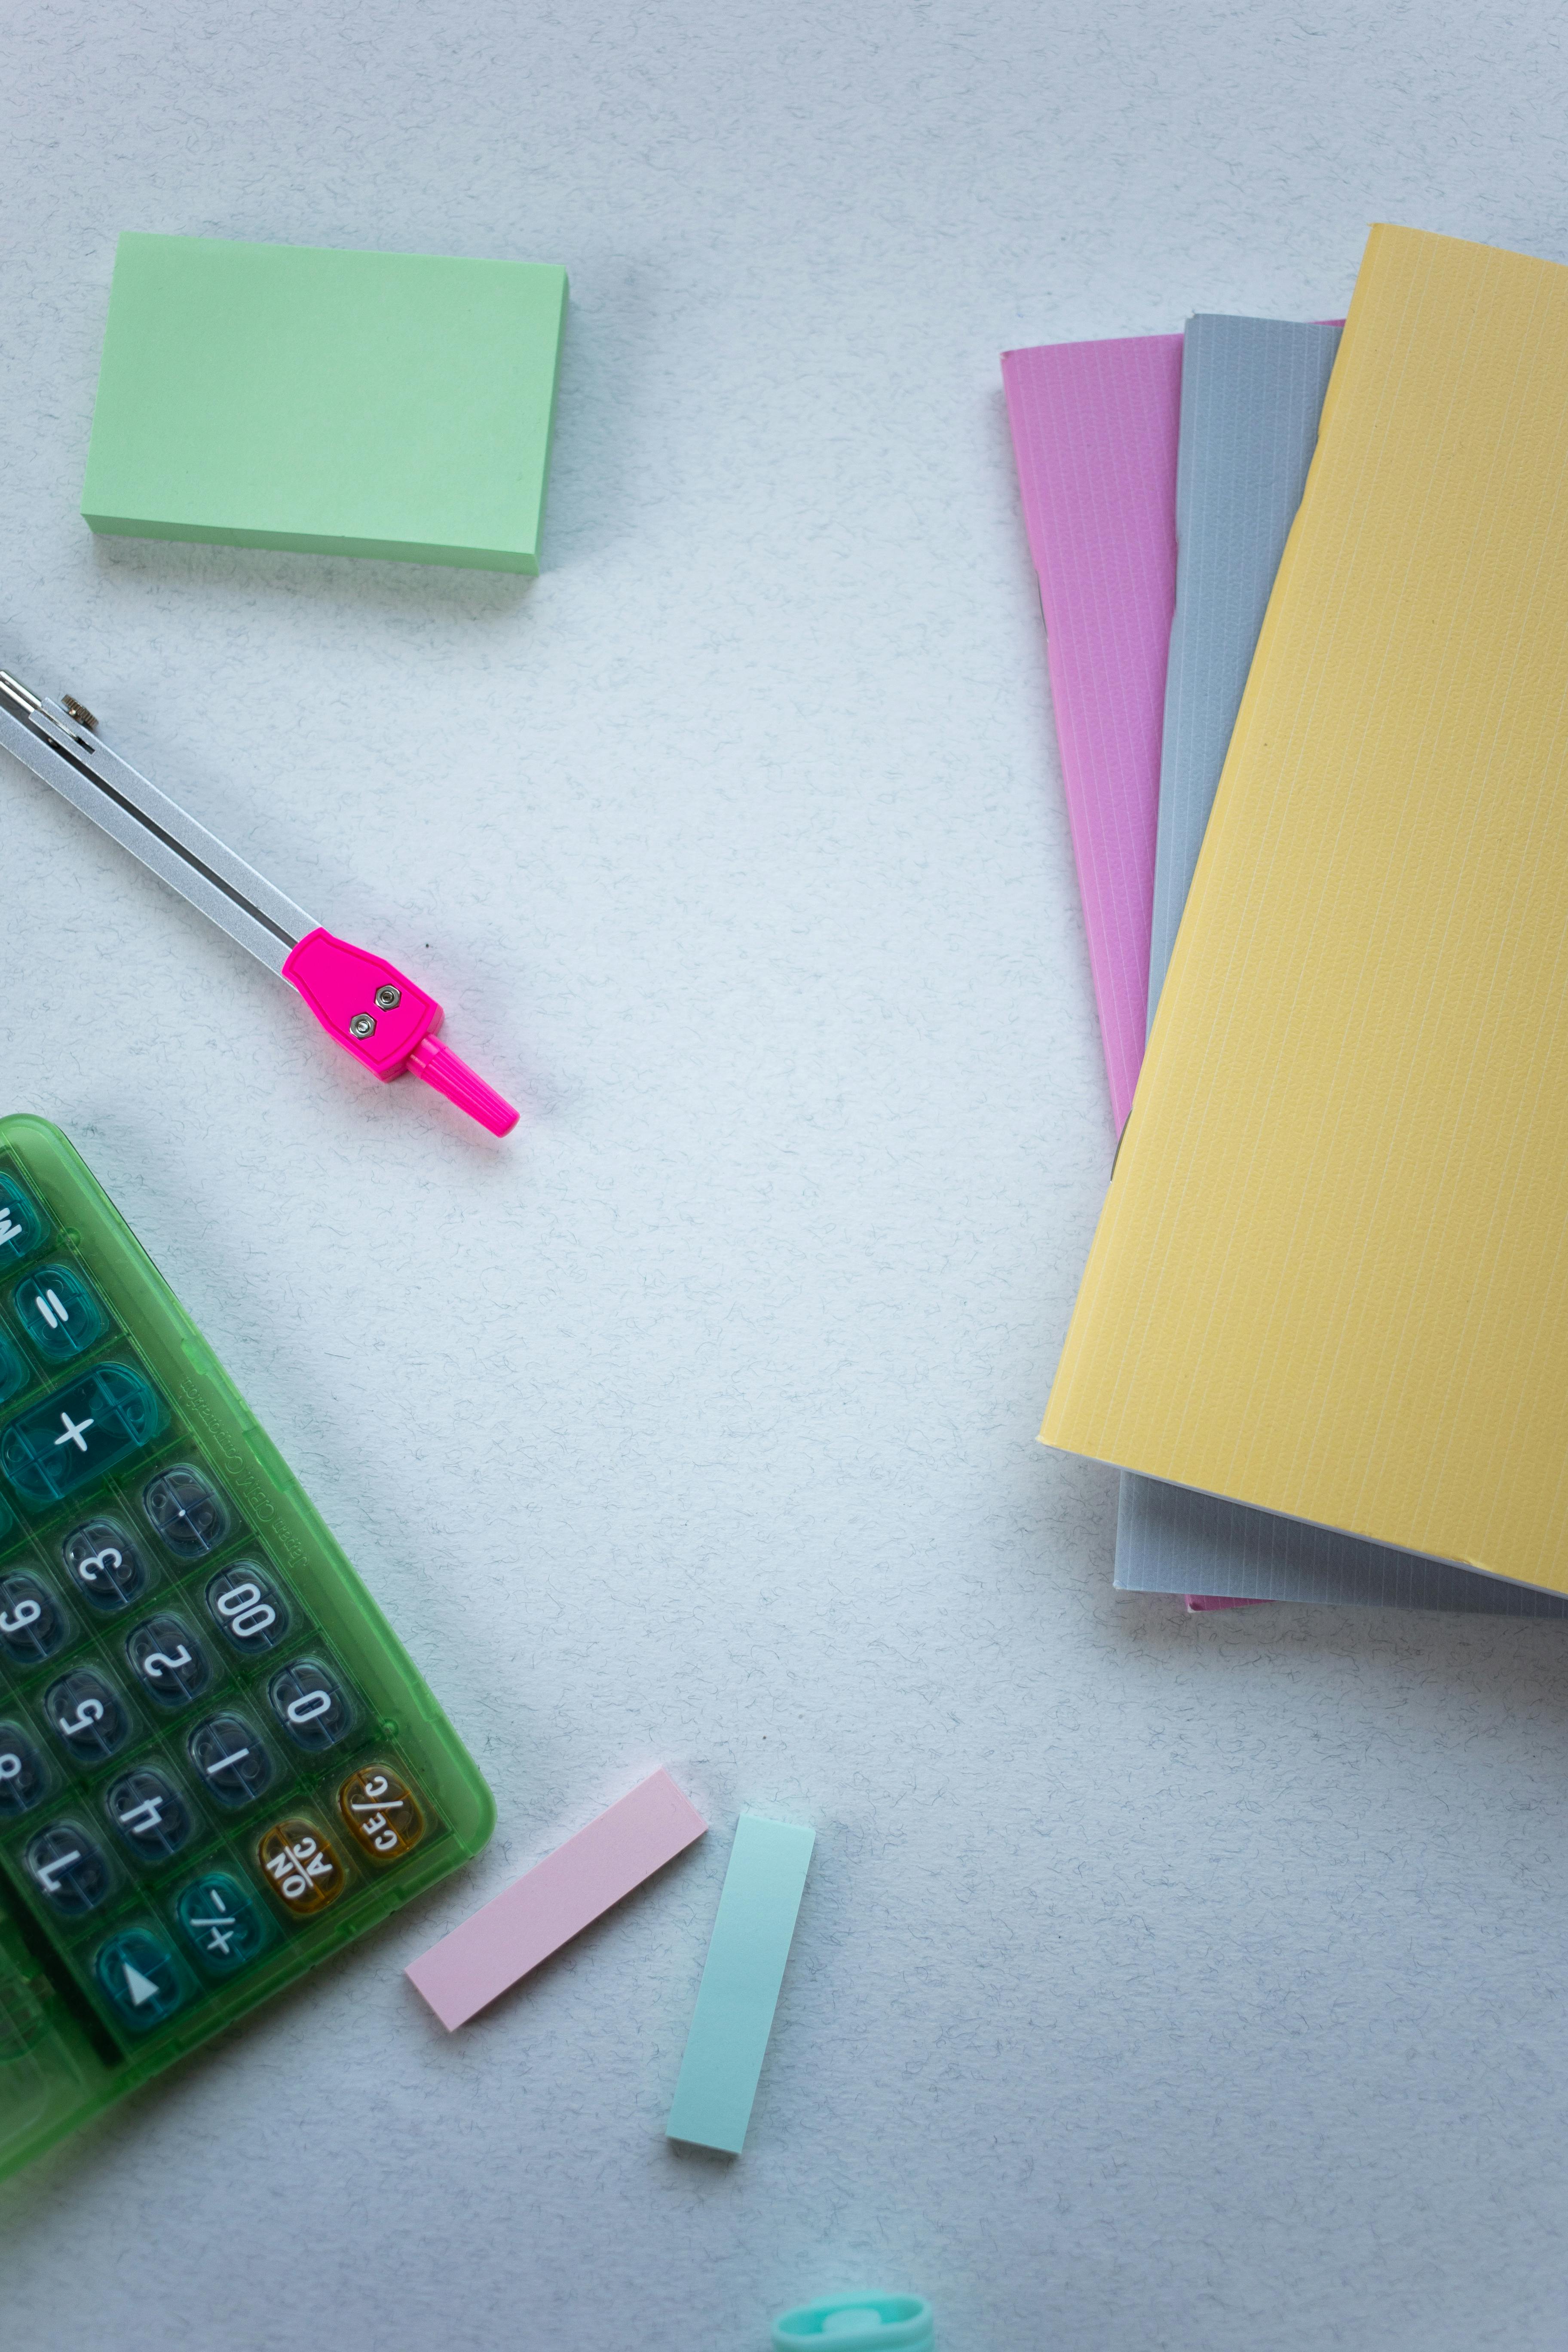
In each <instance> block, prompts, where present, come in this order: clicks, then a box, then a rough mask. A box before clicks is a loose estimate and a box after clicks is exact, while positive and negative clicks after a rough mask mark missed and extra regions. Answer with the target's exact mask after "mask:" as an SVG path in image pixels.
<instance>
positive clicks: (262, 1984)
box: [0, 1116, 495, 2175]
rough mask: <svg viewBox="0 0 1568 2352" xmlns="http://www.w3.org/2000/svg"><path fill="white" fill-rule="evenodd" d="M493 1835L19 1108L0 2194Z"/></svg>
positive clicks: (330, 1574) (13, 1152)
mask: <svg viewBox="0 0 1568 2352" xmlns="http://www.w3.org/2000/svg"><path fill="white" fill-rule="evenodd" d="M494 1820H495V1806H494V1802H493V1800H492V1799H491V1796H490V1792H489V1789H488V1788H487V1787H486V1786H485V1783H484V1781H483V1780H482V1779H481V1778H480V1776H479V1771H478V1769H477V1768H476V1767H475V1765H474V1763H473V1761H472V1759H471V1758H470V1757H469V1756H468V1753H467V1751H466V1750H465V1749H464V1748H463V1747H462V1745H461V1743H460V1742H459V1740H458V1737H457V1734H456V1733H455V1732H454V1731H453V1729H452V1727H451V1725H450V1724H449V1723H448V1722H447V1718H446V1717H445V1716H444V1715H443V1714H442V1713H441V1710H440V1708H439V1707H438V1706H437V1704H436V1702H435V1700H434V1699H433V1698H432V1696H431V1695H430V1693H429V1691H428V1690H427V1689H426V1686H425V1684H424V1683H423V1682H422V1681H421V1679H420V1677H419V1675H418V1674H417V1673H416V1671H415V1669H414V1667H413V1665H412V1664H410V1662H409V1660H408V1658H407V1657H406V1655H405V1653H404V1651H403V1649H402V1648H401V1646H400V1645H399V1643H398V1642H397V1640H396V1637H395V1635H394V1633H392V1630H391V1628H390V1627H389V1626H388V1625H387V1623H386V1622H385V1620H384V1618H383V1616H382V1615H381V1612H380V1611H379V1610H378V1609H377V1608H376V1606H375V1603H374V1601H372V1600H371V1598H370V1596H369V1594H368V1593H367V1592H366V1591H365V1590H364V1588H363V1585H362V1584H361V1582H360V1580H359V1579H358V1577H357V1576H356V1575H355V1574H354V1571H353V1569H352V1568H351V1567H350V1566H349V1563H348V1561H347V1560H346V1559H344V1557H343V1555H342V1551H340V1549H338V1546H337V1545H336V1544H335V1543H334V1542H333V1540H332V1538H331V1535H330V1534H329V1533H328V1531H327V1529H326V1528H325V1527H324V1526H323V1524H322V1522H321V1518H320V1517H318V1515H317V1513H316V1511H315V1510H314V1509H313V1508H312V1507H311V1505H310V1502H309V1500H308V1499H307V1497H306V1496H304V1495H303V1494H302V1493H301V1492H300V1487H299V1486H298V1485H297V1484H296V1482H295V1480H294V1479H293V1477H292V1476H291V1475H289V1469H288V1467H287V1465H285V1463H284V1462H283V1460H282V1459H281V1457H280V1456H279V1454H278V1452H277V1450H276V1448H275V1447H274V1446H273V1444H272V1443H271V1441H270V1440H269V1439H268V1436H267V1434H266V1433H265V1432H264V1431H263V1430H261V1429H259V1428H258V1426H257V1424H256V1422H255V1421H254V1419H253V1418H252V1417H251V1414H250V1413H249V1412H248V1411H247V1407H246V1404H245V1402H244V1400H243V1399H242V1398H241V1397H240V1396H239V1395H238V1393H237V1391H236V1390H235V1388H234V1387H233V1385H232V1383H231V1382H230V1381H229V1380H228V1379H227V1377H226V1374H225V1372H224V1371H223V1370H222V1368H221V1366H220V1365H219V1364H218V1363H217V1361H216V1359H215V1357H214V1356H213V1354H212V1352H211V1350H210V1349H209V1348H208V1347H207V1345H206V1342H205V1340H204V1339H203V1338H202V1336H201V1333H200V1332H199V1331H198V1330H197V1329H196V1328H195V1324H193V1323H192V1321H191V1319H190V1318H189V1316H187V1315H186V1314H185V1313H184V1310H183V1309H182V1307H180V1306H179V1304H178V1302H177V1301H176V1300H175V1298H174V1295H173V1294H172V1292H171V1291H170V1290H169V1288H168V1286H167V1285H166V1284H165V1283H164V1281H163V1277H162V1276H160V1274H159V1273H158V1271H157V1269H156V1267H155V1266H154V1265H153V1263H152V1261H151V1260H150V1259H149V1257H148V1256H147V1255H146V1253H145V1251H144V1250H143V1249H142V1246H141V1244H140V1243H139V1242H138V1241H137V1239H136V1237H135V1235H134V1234H132V1231H131V1229H130V1227H129V1226H128V1225H127V1224H126V1223H125V1221H124V1219H123V1218H122V1217H121V1215H120V1213H119V1212H118V1211H117V1210H116V1208H115V1206H114V1204H113V1202H111V1201H110V1199H109V1197H108V1195H107V1194H106V1193H105V1192H103V1190H102V1188H101V1186H100V1184H99V1183H98V1182H97V1181H96V1180H95V1179H94V1177H93V1176H92V1174H91V1172H90V1171H89V1169H88V1167H87V1165H86V1163H85V1162H84V1161H83V1160H82V1159H81V1158H80V1156H79V1153H78V1152H77V1151H76V1150H75V1149H74V1147H73V1146H72V1145H71V1144H70V1142H69V1141H68V1139H67V1138H66V1137H65V1136H64V1135H62V1134H61V1133H60V1131H59V1129H58V1128H55V1127H51V1126H50V1125H49V1124H48V1123H47V1120H44V1119H41V1118H31V1117H26V1116H17V1117H12V1118H0V2175H4V2174H5V2173H6V2172H9V2171H12V2170H14V2169H15V2168H16V2166H18V2165H20V2164H23V2163H25V2162H26V2160H27V2159H28V2158H30V2157H32V2156H35V2155H37V2153H38V2152H39V2151H40V2150H41V2149H43V2148H45V2147H47V2146H49V2144H50V2143H51V2142H52V2141H54V2140H56V2139H58V2138H59V2137H60V2136H61V2135H62V2134H63V2133H65V2132H68V2131H69V2130H71V2129H72V2128H73V2127H74V2126H76V2125H77V2124H79V2123H81V2122H83V2121H85V2119H86V2118H87V2117H88V2116H91V2115H95V2114H96V2113H98V2111H99V2110H100V2108H102V2107H105V2106H107V2105H110V2102H111V2101H112V2100H115V2099H118V2098H120V2097H121V2095H123V2094H124V2093H126V2092H127V2091H131V2090H134V2089H135V2088H136V2087H137V2085H138V2084H142V2083H144V2082H145V2081H146V2080H147V2078H148V2076H149V2075H152V2074H157V2073H158V2072H159V2070H160V2069H161V2068H163V2067H164V2066H167V2065H169V2064H171V2063H173V2061H174V2060H175V2059H176V2058H180V2057H183V2056H184V2053H186V2052H187V2051H189V2050H194V2049H195V2047H196V2046H197V2044H198V2043H200V2042H205V2041H206V2040H207V2038H208V2036H209V2035H211V2034H214V2033H216V2032H220V2031H221V2030H222V2029H223V2028H224V2027H225V2026H227V2025H229V2024H232V2023H233V2021H235V2019H237V2018H238V2017H241V2016H243V2015H244V2014H245V2012H246V2011H247V2010H250V2009H253V2008H255V2007H256V2006H257V2004H258V2002H260V2001H264V2000H267V1999H268V1997H269V1996H270V1995H271V1994H273V1993H275V1992H277V1991H279V1990H280V1989H281V1988H282V1987H283V1986H284V1985H286V1984H290V1983H292V1982H293V1980H294V1979H296V1978H297V1977H299V1976H301V1975H302V1974H303V1973H304V1971H305V1970H306V1969H310V1968H313V1967H314V1966H315V1964H316V1963H317V1962H318V1961H319V1960H322V1959H325V1958H327V1957H328V1956H329V1954H331V1953H332V1952H334V1951H336V1950H338V1949H339V1948H341V1947H342V1945H344V1944H346V1943H349V1942H351V1941H352V1940H353V1938H354V1937H356V1936H360V1935H363V1933H364V1932H365V1930H366V1929H367V1928H370V1927H374V1926H375V1925H376V1924H377V1923H378V1922H379V1921H380V1920H382V1919H384V1918H385V1917H386V1916H387V1915H388V1913H389V1912H392V1911H395V1909H396V1908H397V1906H398V1905H399V1904H401V1903H405V1902H406V1901H407V1900H408V1898H409V1897H410V1896H411V1895H417V1894H418V1893H420V1892H421V1891H422V1889H424V1888H425V1887H426V1886H429V1885H432V1884H433V1883H434V1881H435V1880H437V1879H438V1878H442V1877H445V1876H446V1874H447V1872H448V1871H450V1870H453V1869H455V1868H456V1867H457V1865H458V1864H459V1863H461V1862H465V1861H467V1860H468V1858H469V1857H470V1856H471V1855H473V1854H474V1853H477V1852H478V1851H479V1847H480V1846H481V1845H483V1843H484V1842H485V1840H486V1838H487V1837H488V1836H489V1832H490V1830H491V1828H492V1826H493V1824H494Z"/></svg>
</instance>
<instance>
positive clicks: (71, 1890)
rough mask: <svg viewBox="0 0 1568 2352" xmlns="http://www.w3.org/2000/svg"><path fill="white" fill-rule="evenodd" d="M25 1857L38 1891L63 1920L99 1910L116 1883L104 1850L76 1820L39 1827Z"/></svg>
mask: <svg viewBox="0 0 1568 2352" xmlns="http://www.w3.org/2000/svg"><path fill="white" fill-rule="evenodd" d="M22 1859H23V1861H24V1862H25V1863H26V1866H27V1874H28V1875H29V1877H30V1878H31V1879H32V1881H33V1884H34V1885H35V1886H36V1887H37V1890H38V1892H39V1894H40V1895H42V1896H43V1897H44V1900H45V1901H46V1902H47V1903H48V1904H49V1905H50V1906H52V1907H53V1908H54V1909H55V1910H56V1911H58V1913H59V1915H60V1916H61V1917H62V1918H63V1919H83V1918H85V1917H86V1916H87V1914H88V1913H89V1911H96V1910H97V1908H98V1906H99V1905H100V1903H101V1902H102V1900H103V1898H104V1896H105V1895H107V1894H108V1892H109V1890H110V1885H112V1884H113V1881H112V1878H111V1876H110V1868H109V1864H108V1863H107V1862H106V1861H105V1859H104V1857H103V1854H102V1853H101V1852H100V1849H99V1848H98V1847H97V1846H95V1845H94V1843H93V1842H92V1840H91V1839H90V1838H89V1836H88V1835H87V1833H86V1832H85V1831H84V1830H79V1829H78V1827H77V1825H76V1823H75V1822H53V1823H52V1824H51V1825H50V1827H49V1828H48V1829H47V1830H40V1831H39V1832H38V1834H37V1837H36V1838H34V1839H33V1840H32V1842H31V1843H30V1844H29V1845H28V1847H27V1849H26V1853H24V1854H23V1856H22Z"/></svg>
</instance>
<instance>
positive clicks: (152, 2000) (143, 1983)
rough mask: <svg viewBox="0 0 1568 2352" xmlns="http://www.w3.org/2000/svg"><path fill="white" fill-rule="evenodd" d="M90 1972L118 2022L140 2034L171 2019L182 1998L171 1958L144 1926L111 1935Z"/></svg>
mask: <svg viewBox="0 0 1568 2352" xmlns="http://www.w3.org/2000/svg"><path fill="white" fill-rule="evenodd" d="M92 1972H93V1974H94V1976H95V1977H96V1978H97V1979H98V1981H99V1983H100V1985H101V1986H102V1987H103V1990H104V1991H105V1992H106V1993H107V1994H108V1996H109V1999H110V2003H111V2004H112V2006H113V2008H114V2011H115V2013H116V2015H117V2016H118V2017H119V2019H120V2021H121V2023H122V2024H124V2025H129V2026H131V2027H132V2028H133V2029H134V2030H135V2031H136V2032H139V2033H144V2032H147V2030H148V2028H149V2027H150V2026H153V2025H162V2024H163V2020H164V2019H165V2018H166V2017H173V2015H174V2011H176V2010H177V2009H178V2008H179V2006H180V2004H181V2002H182V2001H183V2000H184V1998H185V1988H184V1981H183V1980H182V1979H181V1975H180V1969H179V1964H178V1962H177V1961H176V1960H175V1958H174V1954H173V1952H171V1951H170V1949H169V1948H168V1946H167V1945H166V1944H164V1943H163V1942H162V1941H161V1940H160V1939H159V1937H156V1936H150V1935H149V1934H148V1932H147V1930H146V1928H145V1927H127V1928H126V1929H125V1930H124V1931H123V1932H122V1933H121V1935H118V1936H110V1939H109V1941H108V1943H107V1944H105V1945H103V1946H102V1948H100V1951H99V1954H98V1957H97V1958H96V1959H95V1960H94V1961H93V1964H92Z"/></svg>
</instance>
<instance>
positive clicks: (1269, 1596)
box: [1003, 227, 1568, 1615]
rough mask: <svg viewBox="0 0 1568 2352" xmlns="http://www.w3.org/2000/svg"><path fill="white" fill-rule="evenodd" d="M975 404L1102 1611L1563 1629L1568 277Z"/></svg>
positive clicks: (1071, 1394) (1261, 331)
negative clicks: (1078, 1064) (1071, 1155)
mask: <svg viewBox="0 0 1568 2352" xmlns="http://www.w3.org/2000/svg"><path fill="white" fill-rule="evenodd" d="M1003 373H1004V378H1005V385H1006V393H1007V402H1008V409H1009V415H1010V417H1011V421H1012V427H1013V436H1014V444H1015V447H1016V453H1017V459H1018V468H1019V475H1020V479H1021V482H1022V486H1023V493H1024V505H1025V512H1026V520H1027V523H1028V530H1029V537H1030V544H1031V548H1032V551H1033V554H1034V558H1035V562H1036V567H1037V571H1038V573H1039V579H1040V592H1041V603H1042V605H1043V608H1044V611H1045V615H1046V624H1047V644H1048V648H1049V660H1050V674H1051V684H1052V694H1053V700H1054V703H1055V709H1056V715H1057V724H1058V735H1059V739H1060V745H1061V757H1062V769H1063V774H1064V778H1065V782H1066V787H1067V793H1068V808H1069V814H1070V817H1071V824H1072V833H1073V843H1074V849H1075V853H1076V856H1077V861H1078V868H1079V882H1080V887H1081V889H1082V895H1083V903H1084V915H1085V922H1086V929H1087V931H1088V937H1089V955H1090V960H1091V963H1092V967H1093V974H1094V984H1095V992H1096V999H1097V1003H1098V1005H1099V1008H1100V1024H1101V1029H1102V1032H1103V1036H1104V1043H1105V1055H1106V1064H1107V1069H1108V1073H1109V1076H1110V1090H1111V1102H1112V1108H1113V1112H1114V1115H1115V1118H1116V1123H1117V1126H1118V1128H1119V1129H1121V1142H1120V1145H1119V1148H1118V1151H1117V1156H1116V1160H1115V1164H1114V1167H1113V1171H1112V1174H1111V1180H1110V1191H1109V1194H1108V1197H1107V1200H1106V1204H1105V1209H1104V1212H1103V1213H1102V1215H1101V1218H1100V1227H1099V1231H1098V1233H1097V1234H1096V1237H1095V1242H1094V1246H1093V1250H1092V1253H1091V1255H1090V1258H1089V1268H1088V1271H1087V1273H1086V1274H1085V1276H1084V1280H1083V1286H1082V1288H1081V1290H1080V1292H1079V1300H1078V1305H1077V1307H1076V1310H1075V1312H1074V1315H1073V1318H1072V1322H1071V1326H1070V1328H1069V1330H1068V1339H1067V1345H1066V1348H1065V1349H1064V1352H1063V1356H1062V1360H1061V1364H1060V1367H1059V1370H1058V1375H1057V1380H1056V1384H1055V1387H1054V1389H1053V1391H1052V1393H1051V1397H1050V1402H1049V1405H1048V1408H1047V1414H1046V1421H1045V1427H1044V1429H1043V1431H1042V1436H1043V1437H1044V1438H1045V1440H1046V1442H1047V1444H1053V1445H1059V1446H1064V1447H1066V1448H1068V1449H1069V1450H1070V1451H1072V1452H1075V1453H1079V1454H1089V1455H1091V1456H1093V1457H1094V1458H1095V1459H1097V1460H1100V1461H1103V1462H1106V1463H1110V1464H1113V1465H1116V1466H1117V1467H1119V1468H1120V1469H1121V1472H1122V1473H1123V1475H1122V1480H1121V1512H1120V1517H1119V1526H1118V1534H1117V1562H1116V1580H1117V1583H1118V1584H1119V1585H1121V1586H1122V1587H1124V1588H1129V1589H1133V1590H1140V1591H1168V1592H1178V1593H1179V1592H1186V1593H1188V1594H1189V1595H1192V1594H1202V1595H1205V1596H1207V1597H1210V1598H1211V1599H1212V1600H1225V1601H1246V1600H1251V1601H1258V1600H1286V1599H1289V1600H1305V1601H1368V1602H1376V1603H1383V1604H1388V1605H1398V1606H1417V1607H1428V1608H1431V1607H1440V1608H1458V1609H1470V1610H1482V1611H1492V1612H1508V1613H1513V1614H1521V1613H1528V1614H1540V1615H1561V1614H1563V1613H1565V1612H1568V1601H1564V1600H1563V1598H1561V1597H1559V1596H1562V1595H1565V1594H1568V1230H1565V1215H1564V1213H1565V1210H1568V268H1561V267H1559V266H1557V265H1555V264H1552V263H1549V262H1543V261H1537V260H1533V259H1530V258H1527V257H1523V256H1521V255H1517V254H1509V253H1502V252H1499V251H1496V250H1494V249H1492V248H1490V247H1483V246H1474V245H1468V244H1463V243H1460V242H1458V240H1455V239H1453V238H1448V237H1440V236H1428V235H1426V234H1423V233H1421V232H1419V231H1415V230H1410V229H1401V228H1388V227H1379V228H1375V229H1374V230H1373V233H1372V236H1371V237H1370V239H1369V241H1368V245H1367V248H1366V252H1365V256H1364V257H1363V263H1362V268H1361V271H1360V275H1359V277H1358V278H1357V281H1356V287H1355V292H1354V296H1353V299H1352V303H1351V308H1350V312H1349V316H1348V319H1347V320H1346V322H1345V324H1344V328H1343V331H1341V329H1340V328H1339V327H1338V326H1337V325H1335V324H1318V325H1307V324H1286V323H1283V322H1280V321H1277V320H1252V319H1230V318H1219V317H1200V318H1194V320H1191V321H1190V322H1189V324H1188V326H1187V330H1186V332H1185V334H1184V336H1170V335H1162V336H1152V337H1146V338H1137V339H1133V340H1131V341H1120V342H1110V343H1079V344H1068V345H1061V346H1056V347H1052V348H1047V349H1045V350H1038V351H1026V352H1009V353H1007V354H1006V356H1005V359H1004V362H1003ZM1145 1038H1146V1042H1145Z"/></svg>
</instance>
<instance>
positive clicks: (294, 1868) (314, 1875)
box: [256, 1821, 348, 1919]
mask: <svg viewBox="0 0 1568 2352" xmlns="http://www.w3.org/2000/svg"><path fill="white" fill-rule="evenodd" d="M256 1853H257V1859H258V1861H259V1863H260V1864H261V1867H262V1870H263V1871H264V1873H265V1874H266V1877H267V1884H268V1886H269V1887H270V1888H271V1889H272V1892H273V1894H274V1895H276V1896H277V1897H278V1900H279V1903H281V1904H282V1905H283V1906H284V1907H285V1909H286V1910H289V1911H291V1912H292V1913H293V1915H294V1916H295V1917H296V1918H297V1919H309V1918H311V1917H313V1916H314V1915H315V1914H316V1913H317V1912H318V1911H324V1910H325V1909H326V1907H327V1906H328V1904H329V1903H335V1902H336V1901H337V1899H338V1897H339V1895H341V1894H342V1891H343V1888H344V1886H345V1885H347V1884H348V1880H347V1876H346V1874H345V1873H344V1870H343V1866H342V1863H341V1862H340V1861H339V1860H338V1857H337V1854H336V1853H334V1851H333V1849H332V1843H331V1839H330V1838H329V1837H327V1836H326V1835H325V1833H324V1832H322V1831H321V1830H319V1829H318V1828H317V1827H316V1824H315V1823H314V1822H302V1821H284V1822H273V1824H272V1827H271V1828H270V1829H269V1830H264V1831H263V1832H262V1833H261V1836H260V1838H259V1839H258V1843H257V1848H256Z"/></svg>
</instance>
